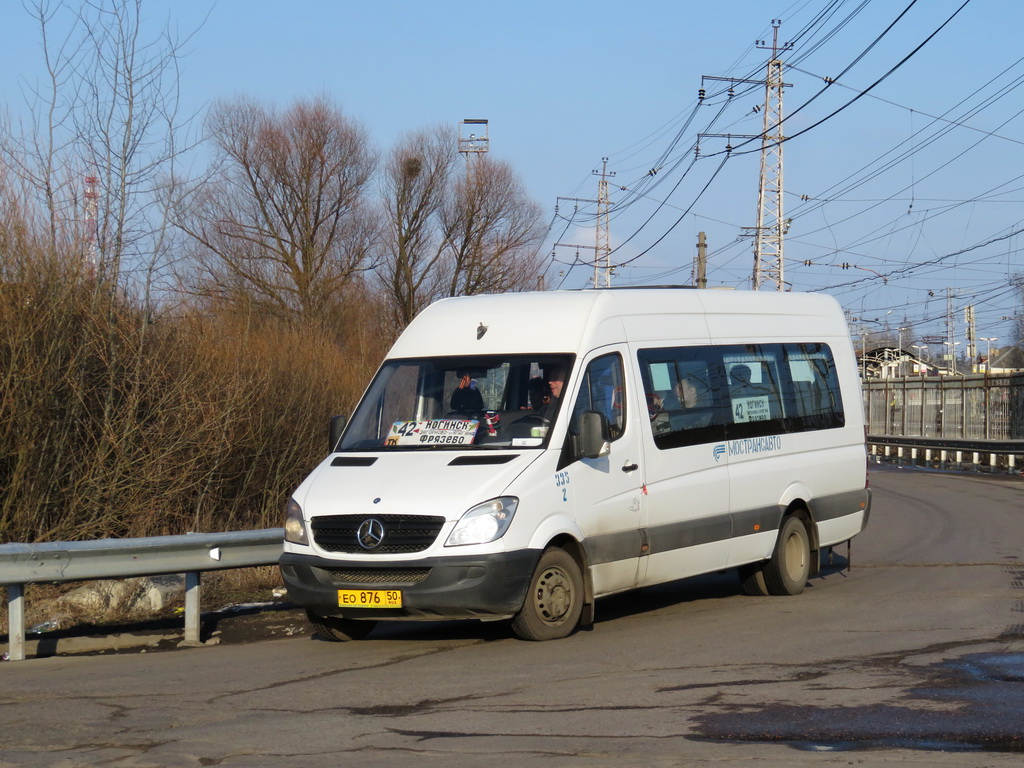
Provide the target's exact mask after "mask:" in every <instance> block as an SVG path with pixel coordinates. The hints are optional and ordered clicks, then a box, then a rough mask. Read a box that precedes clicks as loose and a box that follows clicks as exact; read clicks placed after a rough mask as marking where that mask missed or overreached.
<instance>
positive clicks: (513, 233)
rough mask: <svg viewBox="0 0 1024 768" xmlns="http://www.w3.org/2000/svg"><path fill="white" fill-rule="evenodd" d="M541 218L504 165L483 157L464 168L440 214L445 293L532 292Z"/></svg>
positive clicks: (542, 234)
mask: <svg viewBox="0 0 1024 768" xmlns="http://www.w3.org/2000/svg"><path fill="white" fill-rule="evenodd" d="M541 216H542V213H541V210H540V207H539V206H538V205H537V204H536V203H534V202H533V201H532V200H530V199H529V197H528V196H527V194H526V191H525V190H524V188H523V185H522V183H521V182H520V181H519V179H518V177H517V176H516V174H515V172H514V171H513V170H512V167H511V166H510V165H508V163H504V162H500V161H499V162H495V161H491V160H489V159H488V158H487V157H486V156H481V157H478V158H476V159H474V160H473V161H472V163H471V164H467V168H466V173H465V174H464V175H462V176H461V177H460V178H459V179H457V180H456V182H455V186H454V189H453V190H452V194H451V197H450V199H449V202H448V205H446V206H445V211H444V232H445V239H446V241H447V243H448V245H449V259H448V271H449V274H450V277H449V281H448V289H447V295H449V296H458V295H468V294H474V293H497V292H501V291H515V290H523V289H524V288H532V287H533V286H534V284H535V282H536V279H537V276H538V274H539V271H540V263H539V261H538V258H537V249H538V247H539V246H540V243H541V241H542V240H543V239H544V230H543V228H542V226H541Z"/></svg>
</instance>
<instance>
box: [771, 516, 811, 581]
mask: <svg viewBox="0 0 1024 768" xmlns="http://www.w3.org/2000/svg"><path fill="white" fill-rule="evenodd" d="M810 573H811V545H810V539H809V538H808V537H807V529H806V528H805V527H804V523H803V521H802V520H801V519H800V518H799V517H793V516H790V517H787V518H786V519H785V520H783V521H782V529H781V530H780V531H779V540H778V541H776V542H775V551H774V552H772V557H771V559H770V560H769V561H768V563H767V565H765V567H764V582H765V586H767V587H768V594H770V595H780V596H786V595H799V594H800V593H801V592H803V591H804V586H806V584H807V577H808V576H809V575H810Z"/></svg>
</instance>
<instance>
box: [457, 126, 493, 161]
mask: <svg viewBox="0 0 1024 768" xmlns="http://www.w3.org/2000/svg"><path fill="white" fill-rule="evenodd" d="M487 129H488V123H487V121H486V120H482V119H479V118H477V119H472V120H468V119H467V120H462V121H460V122H459V154H460V155H465V156H466V170H467V171H468V170H469V162H470V160H469V159H470V158H471V157H481V156H482V155H485V154H487V150H488V149H490V144H491V140H490V138H489V137H488V135H487Z"/></svg>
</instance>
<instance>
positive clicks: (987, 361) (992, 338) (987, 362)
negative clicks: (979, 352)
mask: <svg viewBox="0 0 1024 768" xmlns="http://www.w3.org/2000/svg"><path fill="white" fill-rule="evenodd" d="M978 338H979V339H980V340H981V341H986V342H988V344H987V347H988V351H987V352H986V353H985V373H992V342H993V341H999V337H998V336H979V337H978Z"/></svg>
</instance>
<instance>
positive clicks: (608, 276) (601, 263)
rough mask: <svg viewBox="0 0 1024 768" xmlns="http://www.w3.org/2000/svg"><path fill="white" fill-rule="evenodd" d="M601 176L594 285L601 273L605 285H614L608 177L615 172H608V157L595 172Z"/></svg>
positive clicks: (598, 194)
mask: <svg viewBox="0 0 1024 768" xmlns="http://www.w3.org/2000/svg"><path fill="white" fill-rule="evenodd" d="M593 173H594V175H595V176H599V177H600V179H601V180H600V181H598V182H597V232H596V234H595V246H594V255H595V258H594V287H595V288H597V287H598V280H599V278H600V277H601V274H602V273H603V275H604V287H605V288H611V286H612V245H611V232H610V222H609V217H608V208H609V203H608V178H609V177H610V176H614V175H615V172H614V171H612V172H611V173H609V172H608V158H607V157H602V158H601V172H600V173H598V172H597V171H594V172H593Z"/></svg>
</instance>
